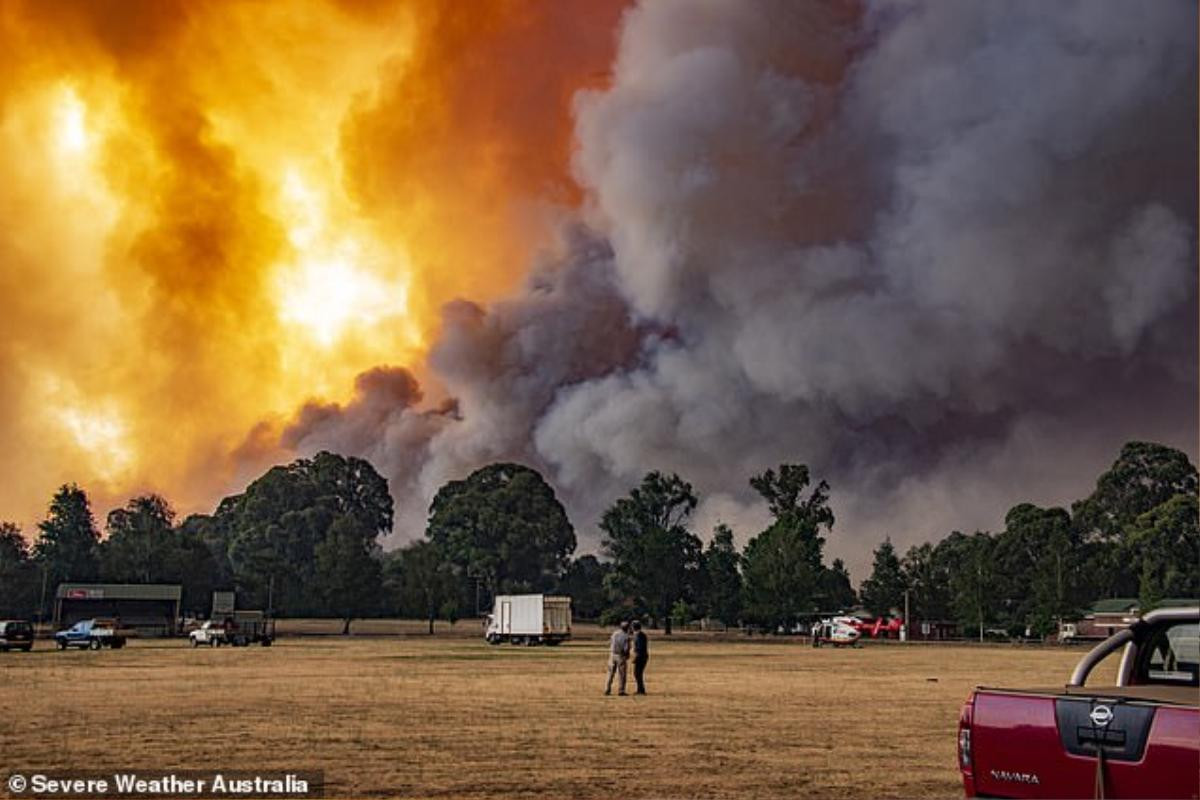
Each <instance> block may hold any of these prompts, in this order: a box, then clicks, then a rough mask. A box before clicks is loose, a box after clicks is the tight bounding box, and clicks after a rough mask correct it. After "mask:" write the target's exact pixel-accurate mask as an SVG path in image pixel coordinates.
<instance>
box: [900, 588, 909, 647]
mask: <svg viewBox="0 0 1200 800" xmlns="http://www.w3.org/2000/svg"><path fill="white" fill-rule="evenodd" d="M900 630H901V634H902V635H903V637H904V641H906V642H907V641H908V640H910V639H911V638H912V624H911V623H910V622H909V617H908V589H905V590H904V627H903V628H901V629H900Z"/></svg>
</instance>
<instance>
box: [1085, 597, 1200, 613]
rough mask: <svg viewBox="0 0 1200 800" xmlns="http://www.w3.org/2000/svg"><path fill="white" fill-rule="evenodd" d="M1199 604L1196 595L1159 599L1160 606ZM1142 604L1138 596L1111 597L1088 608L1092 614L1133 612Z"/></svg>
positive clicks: (1173, 606)
mask: <svg viewBox="0 0 1200 800" xmlns="http://www.w3.org/2000/svg"><path fill="white" fill-rule="evenodd" d="M1197 604H1200V600H1197V599H1196V598H1194V597H1167V598H1164V599H1163V600H1160V601H1159V603H1158V607H1159V608H1181V607H1187V606H1194V605H1197ZM1140 605H1141V603H1139V602H1138V599H1137V598H1136V597H1110V598H1108V599H1105V600H1097V601H1096V602H1095V603H1092V607H1091V608H1090V609H1088V610H1089V611H1090V612H1091V613H1092V614H1131V613H1135V612H1137V611H1138V610H1139V606H1140Z"/></svg>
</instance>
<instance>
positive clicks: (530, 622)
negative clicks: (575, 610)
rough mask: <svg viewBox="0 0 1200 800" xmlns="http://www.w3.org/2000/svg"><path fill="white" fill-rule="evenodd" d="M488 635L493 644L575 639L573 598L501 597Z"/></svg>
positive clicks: (488, 622)
mask: <svg viewBox="0 0 1200 800" xmlns="http://www.w3.org/2000/svg"><path fill="white" fill-rule="evenodd" d="M484 636H485V637H486V638H487V640H488V643H489V644H500V643H501V642H511V643H512V644H558V643H559V642H561V641H563V640H565V639H569V638H571V598H569V597H552V596H550V595H545V594H498V595H496V603H495V605H494V606H493V607H492V613H491V614H488V615H487V619H485V620H484Z"/></svg>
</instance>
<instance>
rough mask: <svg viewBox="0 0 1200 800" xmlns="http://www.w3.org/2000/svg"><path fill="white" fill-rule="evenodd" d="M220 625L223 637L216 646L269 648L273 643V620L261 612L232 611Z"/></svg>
mask: <svg viewBox="0 0 1200 800" xmlns="http://www.w3.org/2000/svg"><path fill="white" fill-rule="evenodd" d="M221 625H222V627H223V628H224V629H225V636H224V637H223V639H219V640H217V642H216V644H217V645H221V644H229V645H233V646H234V647H245V646H246V645H249V644H260V645H262V646H263V647H270V646H271V642H273V641H275V620H274V619H272V618H270V617H268V616H267V615H266V614H264V613H263V612H262V611H234V612H233V613H232V614H227V615H226V616H225V619H224V620H223V621H222V623H221Z"/></svg>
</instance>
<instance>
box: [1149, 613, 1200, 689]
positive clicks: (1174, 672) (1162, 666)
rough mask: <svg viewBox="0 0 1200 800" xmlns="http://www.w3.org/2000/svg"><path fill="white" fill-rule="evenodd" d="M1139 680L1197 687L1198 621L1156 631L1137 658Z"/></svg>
mask: <svg viewBox="0 0 1200 800" xmlns="http://www.w3.org/2000/svg"><path fill="white" fill-rule="evenodd" d="M1137 677H1138V682H1139V683H1149V684H1160V685H1170V686H1195V687H1200V623H1196V622H1183V623H1178V624H1175V625H1171V626H1168V627H1164V628H1161V629H1159V630H1158V631H1155V632H1154V634H1153V635H1152V636H1151V637H1150V639H1149V640H1147V642H1146V644H1145V646H1144V647H1143V648H1142V649H1141V655H1140V656H1139V658H1138V670H1137Z"/></svg>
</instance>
